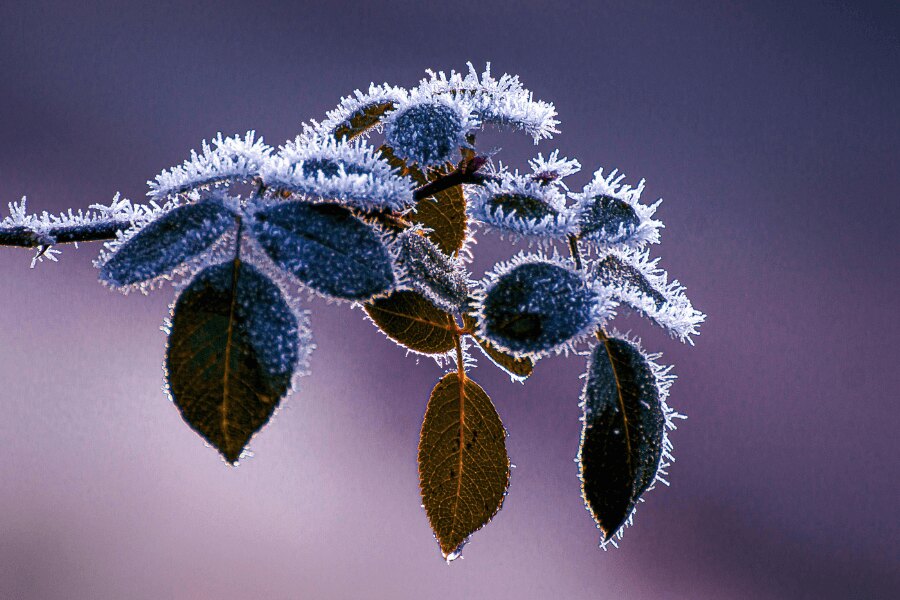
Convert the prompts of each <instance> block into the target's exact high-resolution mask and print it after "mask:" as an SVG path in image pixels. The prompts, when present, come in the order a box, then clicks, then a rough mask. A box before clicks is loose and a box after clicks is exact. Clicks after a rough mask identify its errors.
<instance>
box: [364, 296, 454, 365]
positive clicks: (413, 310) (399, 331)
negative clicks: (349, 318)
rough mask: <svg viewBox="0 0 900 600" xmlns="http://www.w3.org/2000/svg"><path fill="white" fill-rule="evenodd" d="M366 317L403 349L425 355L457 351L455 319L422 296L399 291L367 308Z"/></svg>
mask: <svg viewBox="0 0 900 600" xmlns="http://www.w3.org/2000/svg"><path fill="white" fill-rule="evenodd" d="M365 309H366V313H367V314H368V315H369V317H370V318H371V319H372V321H374V322H375V324H376V325H377V326H378V327H379V329H381V330H382V331H383V332H384V333H385V335H387V336H388V337H389V338H391V339H392V340H394V341H395V342H397V343H398V344H400V345H401V346H403V347H405V348H408V349H410V350H413V351H415V352H421V353H423V354H443V353H445V352H449V351H450V350H452V349H453V347H454V343H453V332H454V329H455V326H454V323H453V316H452V315H450V314H449V313H446V312H444V311H442V310H441V309H439V308H437V307H436V306H435V305H434V304H432V303H431V302H429V301H428V300H427V299H426V298H425V297H424V296H422V295H421V294H419V293H418V292H411V291H408V290H399V291H396V292H394V293H392V294H391V295H389V296H386V297H384V298H376V299H375V300H373V301H372V302H368V303H366V305H365Z"/></svg>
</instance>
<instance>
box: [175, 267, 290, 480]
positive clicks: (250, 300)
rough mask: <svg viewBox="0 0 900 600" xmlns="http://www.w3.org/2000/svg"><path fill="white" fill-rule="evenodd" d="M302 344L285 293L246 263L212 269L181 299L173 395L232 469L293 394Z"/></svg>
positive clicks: (188, 419) (190, 421)
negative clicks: (289, 393) (293, 379)
mask: <svg viewBox="0 0 900 600" xmlns="http://www.w3.org/2000/svg"><path fill="white" fill-rule="evenodd" d="M299 339H300V338H299V336H298V323H297V318H296V317H295V316H294V314H293V313H292V312H291V309H290V307H289V306H288V304H287V303H286V302H285V300H284V298H283V297H282V295H281V292H280V290H279V289H278V287H277V286H276V285H275V284H274V283H272V282H271V281H270V280H269V279H268V278H267V277H266V276H265V275H263V274H262V273H261V272H260V271H258V270H257V269H256V268H254V267H252V266H251V265H248V264H246V263H242V262H241V261H240V260H238V259H235V260H233V261H228V262H226V263H222V264H219V265H215V266H212V267H208V268H206V269H204V270H203V271H202V272H200V273H199V274H198V275H197V276H196V277H195V278H194V280H193V281H191V283H190V285H188V287H187V288H186V289H185V290H184V291H183V292H182V293H181V295H180V296H179V297H178V300H177V301H176V303H175V308H174V310H173V314H172V328H171V333H170V334H169V343H168V349H167V351H166V373H167V379H168V384H169V390H170V391H171V394H172V399H173V400H174V402H175V405H176V406H177V407H178V410H179V411H181V416H182V417H183V418H184V420H185V421H186V422H187V424H188V425H190V426H191V428H192V429H194V430H195V431H196V432H197V433H199V434H200V435H201V436H202V437H203V438H204V439H205V440H206V441H208V442H209V443H210V444H212V445H213V446H214V447H215V448H216V449H217V450H218V451H219V452H221V453H222V456H224V457H225V460H227V461H228V462H229V463H232V464H234V463H235V462H236V461H237V460H238V458H239V457H240V455H241V452H242V451H243V449H244V446H246V444H247V442H248V441H249V440H250V438H251V437H252V436H253V434H254V433H255V432H256V431H258V430H259V429H260V428H261V427H262V426H263V425H265V424H266V422H267V421H268V420H269V418H270V417H271V416H272V413H273V412H274V411H275V407H276V406H278V403H279V401H280V400H281V398H282V396H284V395H285V394H286V393H287V391H288V389H289V388H290V385H291V377H292V376H293V373H294V369H295V366H296V364H297V359H298V356H299V353H300V349H299V341H298V340H299Z"/></svg>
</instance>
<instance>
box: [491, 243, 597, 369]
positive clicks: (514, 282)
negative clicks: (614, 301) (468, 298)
mask: <svg viewBox="0 0 900 600" xmlns="http://www.w3.org/2000/svg"><path fill="white" fill-rule="evenodd" d="M475 300H476V311H477V312H478V315H479V319H478V321H479V323H480V330H479V332H478V333H479V335H480V336H481V337H484V338H486V339H488V340H490V341H491V342H493V343H494V344H496V345H497V346H498V347H499V348H501V349H503V350H506V351H509V352H512V353H514V354H518V355H532V356H542V355H546V354H549V353H552V352H568V351H569V350H572V349H573V345H574V344H575V342H577V341H578V340H579V339H581V338H583V337H584V336H585V335H588V334H590V333H592V332H593V331H594V329H595V328H596V327H597V326H599V325H600V324H602V322H603V321H604V320H605V319H607V318H608V317H610V316H611V315H612V311H611V305H610V303H609V301H608V299H607V297H606V296H605V292H604V291H603V290H602V288H598V287H595V286H591V285H589V284H588V282H587V281H586V279H585V274H584V272H583V271H580V270H576V269H575V268H574V267H573V265H572V264H571V262H570V261H568V260H563V259H561V258H559V257H553V258H548V257H546V256H543V255H541V254H519V255H517V256H516V257H514V258H513V260H511V261H510V262H508V263H500V264H498V265H497V266H495V268H494V269H493V271H491V272H490V273H488V274H487V275H486V276H485V279H484V281H483V283H482V291H481V292H480V293H478V294H476V298H475Z"/></svg>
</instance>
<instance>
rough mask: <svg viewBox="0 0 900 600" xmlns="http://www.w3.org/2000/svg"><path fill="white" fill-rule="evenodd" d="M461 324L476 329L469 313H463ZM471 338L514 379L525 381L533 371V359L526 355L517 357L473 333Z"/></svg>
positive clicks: (493, 361)
mask: <svg viewBox="0 0 900 600" xmlns="http://www.w3.org/2000/svg"><path fill="white" fill-rule="evenodd" d="M463 324H464V326H465V328H466V329H468V330H471V331H476V330H477V328H478V326H477V323H476V321H475V319H474V317H472V316H471V315H463ZM472 339H474V340H475V343H477V344H478V347H479V348H481V351H482V352H483V353H484V355H485V356H487V357H488V358H489V359H490V360H491V362H492V363H494V364H495V365H497V367H499V368H500V369H501V370H503V371H504V372H506V374H507V375H509V376H510V377H512V378H513V379H514V380H516V381H525V380H526V379H527V378H528V377H529V376H530V375H531V373H532V372H534V361H532V360H531V359H530V358H528V357H527V356H525V357H522V358H517V357H515V356H513V355H512V354H509V353H508V352H504V351H503V350H500V349H499V348H497V347H496V346H495V345H493V344H492V343H490V342H489V341H487V340H485V339H482V338H480V337H478V336H477V335H473V336H472Z"/></svg>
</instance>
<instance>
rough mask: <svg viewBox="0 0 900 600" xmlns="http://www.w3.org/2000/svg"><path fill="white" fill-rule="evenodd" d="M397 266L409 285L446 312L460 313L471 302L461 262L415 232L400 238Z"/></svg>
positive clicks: (403, 234) (401, 235)
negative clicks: (401, 270)
mask: <svg viewBox="0 0 900 600" xmlns="http://www.w3.org/2000/svg"><path fill="white" fill-rule="evenodd" d="M395 247H396V248H397V263H398V264H399V265H400V266H401V268H402V269H403V271H404V273H405V274H406V279H407V283H408V284H409V285H410V286H411V287H412V288H413V289H415V290H416V291H417V292H419V293H420V294H422V295H423V296H425V297H426V298H428V299H429V300H430V301H431V302H433V303H434V305H435V306H437V307H438V308H441V309H443V310H446V311H448V312H449V311H458V310H460V308H461V307H462V306H463V305H465V304H466V302H467V301H468V294H469V288H468V273H466V270H465V268H464V267H463V264H462V261H461V260H459V259H458V258H456V257H450V256H447V255H446V254H444V253H443V252H441V250H440V248H438V247H437V245H436V244H435V243H434V242H432V241H431V240H429V239H428V237H427V236H425V235H424V234H422V232H421V231H418V230H415V229H407V230H406V231H404V232H403V233H401V234H400V235H398V236H397V240H396V244H395Z"/></svg>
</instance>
